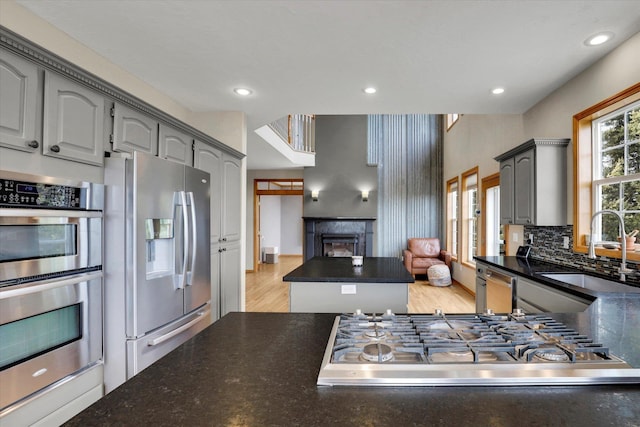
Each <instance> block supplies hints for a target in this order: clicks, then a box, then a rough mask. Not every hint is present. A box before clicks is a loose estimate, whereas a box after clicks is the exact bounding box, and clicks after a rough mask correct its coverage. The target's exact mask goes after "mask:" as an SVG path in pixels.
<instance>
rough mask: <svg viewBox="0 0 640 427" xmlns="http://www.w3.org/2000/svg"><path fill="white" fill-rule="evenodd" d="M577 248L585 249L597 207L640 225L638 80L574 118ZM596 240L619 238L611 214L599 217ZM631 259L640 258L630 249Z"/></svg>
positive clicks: (617, 255) (610, 253)
mask: <svg viewBox="0 0 640 427" xmlns="http://www.w3.org/2000/svg"><path fill="white" fill-rule="evenodd" d="M573 123H574V141H575V142H574V174H575V177H574V250H575V251H576V252H583V253H586V252H587V245H586V237H587V236H588V234H589V230H590V226H591V216H592V214H593V212H596V211H597V210H600V209H611V210H614V211H616V212H619V213H620V214H622V215H623V217H624V221H625V229H626V230H627V232H630V231H632V230H634V229H637V228H640V83H638V84H636V85H634V86H632V87H630V88H629V89H626V90H624V91H622V92H620V93H618V94H616V95H614V96H612V97H611V98H609V99H606V100H604V101H602V102H600V103H598V104H596V105H594V106H592V107H590V108H588V109H586V110H585V111H582V112H580V113H578V114H576V115H575V116H574V117H573ZM595 226H596V229H595V230H594V233H595V235H596V237H595V238H596V240H614V241H615V240H617V237H618V223H617V220H616V218H615V217H613V216H612V215H604V216H603V215H599V216H598V217H596V223H595ZM596 253H597V254H598V255H603V256H609V257H612V258H620V251H619V250H618V251H616V250H607V249H603V248H596ZM627 258H628V259H630V260H640V255H639V254H638V253H637V252H628V253H627Z"/></svg>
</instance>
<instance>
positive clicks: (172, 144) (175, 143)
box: [158, 123, 193, 166]
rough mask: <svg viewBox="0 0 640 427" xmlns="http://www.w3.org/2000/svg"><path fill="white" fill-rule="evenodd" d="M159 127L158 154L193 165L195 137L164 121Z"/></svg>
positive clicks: (164, 157)
mask: <svg viewBox="0 0 640 427" xmlns="http://www.w3.org/2000/svg"><path fill="white" fill-rule="evenodd" d="M159 129H160V130H159V140H158V156H159V157H161V158H163V159H167V160H171V161H174V162H178V163H182V164H184V165H187V166H193V138H192V137H191V136H190V135H188V134H186V133H184V132H181V131H179V130H177V129H174V128H172V127H171V126H167V125H165V124H163V123H160V128H159Z"/></svg>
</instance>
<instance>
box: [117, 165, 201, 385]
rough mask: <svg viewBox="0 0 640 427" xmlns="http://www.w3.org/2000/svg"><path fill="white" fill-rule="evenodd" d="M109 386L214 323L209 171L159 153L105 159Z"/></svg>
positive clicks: (119, 382) (120, 381)
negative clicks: (167, 157)
mask: <svg viewBox="0 0 640 427" xmlns="http://www.w3.org/2000/svg"><path fill="white" fill-rule="evenodd" d="M105 197H106V201H105V219H104V220H105V260H104V269H105V271H104V273H105V322H104V323H105V347H104V362H105V388H106V392H107V393H108V392H109V391H111V390H112V389H113V388H115V387H117V386H118V385H120V384H121V383H123V382H124V381H126V380H127V379H129V378H131V377H132V376H134V375H136V374H137V373H138V372H140V371H141V370H143V369H144V368H146V367H147V366H149V365H150V364H152V363H153V362H155V361H156V360H158V359H159V358H160V357H162V356H164V355H165V354H167V353H168V352H170V351H171V350H173V349H175V348H176V347H178V346H179V345H180V344H182V343H183V342H185V341H186V340H188V339H189V338H191V337H192V336H194V335H195V334H197V333H198V332H200V331H201V330H202V329H204V328H205V327H206V326H208V325H209V324H210V323H211V258H210V245H209V235H210V234H209V221H210V213H209V210H210V205H209V199H210V176H209V173H207V172H204V171H201V170H199V169H195V168H192V167H189V166H185V165H181V164H179V163H175V162H171V161H168V160H163V159H160V158H158V157H155V156H151V155H148V154H144V153H138V152H134V154H133V156H132V158H114V157H111V158H107V159H106V160H105Z"/></svg>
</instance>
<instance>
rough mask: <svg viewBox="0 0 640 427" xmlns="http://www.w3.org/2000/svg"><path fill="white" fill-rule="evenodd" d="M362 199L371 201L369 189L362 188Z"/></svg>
mask: <svg viewBox="0 0 640 427" xmlns="http://www.w3.org/2000/svg"><path fill="white" fill-rule="evenodd" d="M362 201H363V202H368V201H369V192H368V191H367V190H362Z"/></svg>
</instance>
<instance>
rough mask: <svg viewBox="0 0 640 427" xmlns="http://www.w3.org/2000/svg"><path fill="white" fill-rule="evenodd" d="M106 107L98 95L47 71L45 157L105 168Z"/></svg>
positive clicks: (44, 127) (45, 90)
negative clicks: (103, 165) (103, 166)
mask: <svg viewBox="0 0 640 427" xmlns="http://www.w3.org/2000/svg"><path fill="white" fill-rule="evenodd" d="M104 103H105V99H104V97H102V96H101V95H99V94H98V93H96V92H93V91H92V90H90V89H88V88H86V87H84V86H81V85H80V84H78V83H75V82H73V81H71V80H67V79H66V78H64V77H61V76H59V75H58V74H55V73H52V72H49V71H45V80H44V118H43V154H45V155H47V156H52V157H59V158H63V159H68V160H75V161H78V162H83V163H88V164H93V165H102V164H103V158H104V154H103V153H104Z"/></svg>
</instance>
